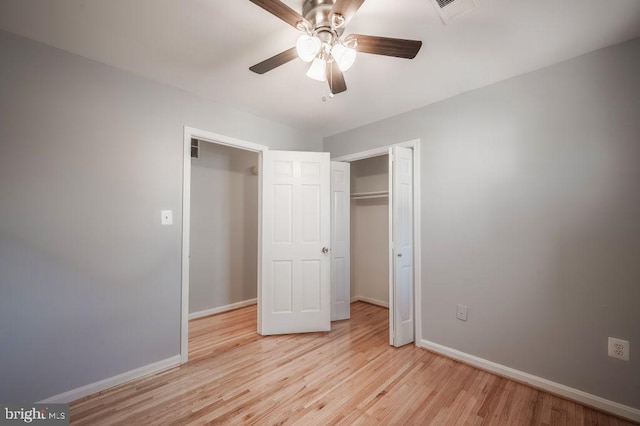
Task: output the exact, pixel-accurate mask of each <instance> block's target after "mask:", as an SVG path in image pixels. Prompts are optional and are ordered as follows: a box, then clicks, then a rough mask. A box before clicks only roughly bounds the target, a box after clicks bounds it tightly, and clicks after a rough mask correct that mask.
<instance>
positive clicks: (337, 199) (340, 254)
mask: <svg viewBox="0 0 640 426" xmlns="http://www.w3.org/2000/svg"><path fill="white" fill-rule="evenodd" d="M350 197H351V178H350V164H349V163H341V162H337V161H332V162H331V321H338V320H344V319H348V318H350V317H351V267H350V265H351V262H350V249H351V246H350V245H351V242H350V232H351V231H350V222H351V212H350V207H351V200H350Z"/></svg>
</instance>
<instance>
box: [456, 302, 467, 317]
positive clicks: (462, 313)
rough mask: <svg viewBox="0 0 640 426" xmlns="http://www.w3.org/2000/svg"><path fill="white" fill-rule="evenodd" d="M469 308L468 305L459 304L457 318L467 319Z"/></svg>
mask: <svg viewBox="0 0 640 426" xmlns="http://www.w3.org/2000/svg"><path fill="white" fill-rule="evenodd" d="M468 309H469V307H468V306H465V305H458V308H457V309H456V318H458V319H459V320H461V321H466V320H467V310H468Z"/></svg>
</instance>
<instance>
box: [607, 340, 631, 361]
mask: <svg viewBox="0 0 640 426" xmlns="http://www.w3.org/2000/svg"><path fill="white" fill-rule="evenodd" d="M608 352H609V356H610V357H612V358H617V359H621V360H623V361H629V355H630V347H629V341H628V340H622V339H616V338H615V337H609V345H608Z"/></svg>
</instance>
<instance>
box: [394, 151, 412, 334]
mask: <svg viewBox="0 0 640 426" xmlns="http://www.w3.org/2000/svg"><path fill="white" fill-rule="evenodd" d="M389 157H390V162H391V164H390V168H389V170H390V178H391V185H390V187H391V188H392V191H391V203H390V209H391V212H390V213H391V231H392V234H391V235H392V240H393V242H392V248H393V250H391V256H392V259H391V262H390V263H391V266H392V268H393V270H392V278H393V279H392V286H391V287H392V291H391V295H390V296H391V297H390V299H391V300H390V301H389V302H390V320H391V323H392V324H391V325H392V326H391V327H390V329H391V342H392V345H393V346H397V347H398V346H402V345H406V344H407V343H410V342H413V341H414V340H415V338H414V312H413V306H414V301H413V299H414V295H413V286H414V283H413V277H414V273H413V151H412V150H411V149H409V148H402V147H393V148H392V149H391V153H390V156H389Z"/></svg>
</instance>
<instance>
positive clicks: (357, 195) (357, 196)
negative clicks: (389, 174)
mask: <svg viewBox="0 0 640 426" xmlns="http://www.w3.org/2000/svg"><path fill="white" fill-rule="evenodd" d="M388 196H389V191H373V192H354V193H353V194H351V198H353V199H354V200H363V199H366V198H386V197H388Z"/></svg>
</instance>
